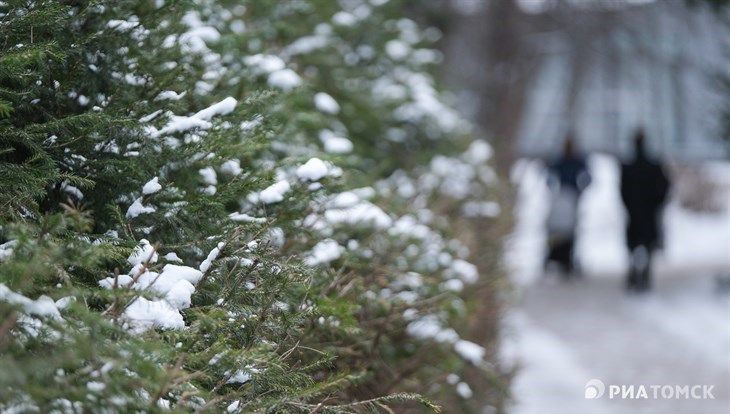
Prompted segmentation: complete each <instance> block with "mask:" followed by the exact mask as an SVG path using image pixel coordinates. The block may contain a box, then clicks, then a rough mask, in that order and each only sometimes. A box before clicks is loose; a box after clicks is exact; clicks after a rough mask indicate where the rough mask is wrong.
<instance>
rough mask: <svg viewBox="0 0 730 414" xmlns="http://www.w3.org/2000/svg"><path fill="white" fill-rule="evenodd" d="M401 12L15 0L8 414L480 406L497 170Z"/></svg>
mask: <svg viewBox="0 0 730 414" xmlns="http://www.w3.org/2000/svg"><path fill="white" fill-rule="evenodd" d="M401 11H402V8H401V5H400V4H399V2H398V1H396V0H392V1H391V2H387V1H382V0H379V1H374V0H371V1H367V0H342V1H339V2H336V1H319V0H282V1H270V2H269V1H243V2H241V1H232V0H230V1H229V0H217V1H213V0H196V1H192V2H190V1H174V0H154V1H153V0H149V1H111V0H109V1H106V0H99V1H80V2H76V1H74V2H71V1H69V2H59V1H34V2H29V1H19V0H4V1H0V38H1V39H3V42H0V171H1V173H2V175H1V176H0V389H1V390H3V391H2V393H0V411H3V412H57V413H75V412H137V411H141V412H157V411H163V412H167V411H169V412H178V411H180V412H182V411H203V412H231V413H235V412H272V413H273V412H286V413H297V412H303V413H309V412H320V413H335V412H345V413H353V412H392V411H391V410H392V409H393V408H392V407H410V408H411V409H416V410H422V409H423V407H430V408H431V409H432V410H436V411H437V410H439V408H438V404H443V403H441V402H440V401H437V400H439V398H440V396H441V395H458V396H459V398H460V399H463V400H468V399H470V398H472V395H473V392H472V391H473V388H474V387H470V385H469V384H468V383H467V382H466V381H467V380H466V379H462V378H460V377H459V375H460V374H461V373H462V372H463V371H464V370H468V369H476V371H477V372H479V373H480V374H479V375H482V376H485V377H486V376H493V375H494V372H493V370H494V367H493V366H492V365H491V363H490V361H489V358H490V351H488V350H487V349H485V347H484V346H483V345H480V344H477V343H474V342H472V341H469V340H468V339H467V338H465V337H462V333H464V332H466V330H465V329H466V321H467V320H468V317H469V315H470V312H471V311H472V310H473V306H472V305H471V304H470V302H469V301H468V299H467V298H466V296H464V295H463V293H464V291H465V290H468V289H469V288H468V286H476V285H479V283H480V280H483V279H485V278H491V277H494V276H493V275H491V274H489V273H487V274H483V272H485V271H489V270H490V269H478V268H477V266H475V265H474V264H472V263H471V262H470V261H471V260H472V259H473V258H474V257H475V254H474V252H473V251H472V250H470V249H469V247H468V245H467V244H468V242H469V241H468V240H466V238H464V237H457V236H461V235H459V234H456V232H455V231H453V230H454V229H455V225H454V222H455V220H456V217H459V216H462V215H467V216H469V217H473V219H474V220H481V222H482V223H483V222H485V221H486V223H490V222H491V221H492V220H494V217H495V216H497V215H498V213H499V206H498V205H497V204H496V203H495V202H494V200H495V197H493V196H492V195H491V191H492V189H493V188H494V186H495V185H496V177H495V174H494V172H493V171H492V169H491V168H490V167H489V165H488V161H489V158H490V154H491V150H490V149H489V147H488V145H487V144H485V143H483V142H480V141H475V142H471V137H470V126H469V125H468V124H467V123H466V122H465V121H463V120H462V119H461V118H460V117H459V115H458V114H457V113H456V112H455V111H454V110H453V109H452V108H451V107H450V106H449V105H448V103H447V101H448V99H447V96H445V95H443V94H442V93H441V92H440V91H439V89H438V88H437V85H436V82H435V80H434V78H433V77H432V76H431V75H430V70H431V68H432V66H433V64H434V63H437V62H438V60H439V53H438V52H437V51H435V50H433V49H432V48H431V47H432V42H433V41H435V40H436V39H437V37H438V32H437V31H435V30H434V29H423V28H421V27H419V26H418V25H417V24H416V23H415V22H413V21H412V20H409V19H406V18H402V17H401ZM406 154H407V156H406ZM436 154H440V155H436ZM485 203H486V204H485ZM490 203H491V204H490ZM482 267H483V266H482ZM480 270H481V271H482V273H480ZM460 332H461V333H460ZM431 401H436V402H431ZM402 404H404V405H402ZM389 407H390V408H389ZM404 409H405V408H404ZM462 409H466V408H463V407H462Z"/></svg>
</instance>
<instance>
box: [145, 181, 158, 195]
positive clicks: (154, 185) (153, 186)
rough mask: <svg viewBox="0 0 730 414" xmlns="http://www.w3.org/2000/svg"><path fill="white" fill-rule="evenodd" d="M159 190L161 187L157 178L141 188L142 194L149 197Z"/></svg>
mask: <svg viewBox="0 0 730 414" xmlns="http://www.w3.org/2000/svg"><path fill="white" fill-rule="evenodd" d="M160 190H162V186H161V185H160V183H159V182H158V177H155V178H153V179H151V180H149V181H147V183H146V184H145V185H144V186H143V187H142V194H144V195H150V194H154V193H156V192H158V191H160Z"/></svg>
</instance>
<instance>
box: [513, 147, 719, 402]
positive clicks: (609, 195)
mask: <svg viewBox="0 0 730 414" xmlns="http://www.w3.org/2000/svg"><path fill="white" fill-rule="evenodd" d="M590 168H591V172H592V175H593V179H594V181H593V184H592V185H591V187H589V189H588V190H586V193H585V195H584V198H583V201H582V203H581V206H580V211H581V214H582V215H581V224H580V226H579V229H578V240H577V247H576V249H577V254H578V259H579V261H580V263H581V266H582V268H583V270H584V274H585V275H584V277H583V278H581V279H578V280H574V281H569V282H563V281H562V280H560V279H559V278H558V277H556V275H550V274H544V272H543V271H542V258H543V254H544V244H545V234H544V231H543V230H542V223H543V220H544V217H545V215H546V214H547V203H546V201H545V200H546V197H547V189H546V188H545V186H544V177H543V175H542V172H541V170H540V168H539V166H538V165H537V164H536V163H533V162H523V163H521V164H519V165H518V166H517V168H516V169H515V176H514V178H515V180H517V181H518V182H519V185H520V197H519V203H518V206H517V212H516V214H517V218H518V220H517V221H518V223H517V227H516V229H515V232H514V234H513V237H512V238H511V239H510V241H509V243H508V253H507V257H506V261H507V264H508V266H509V267H510V269H511V270H512V276H513V281H514V283H515V286H516V292H515V304H514V307H513V308H512V309H511V311H510V312H509V313H508V315H507V318H506V320H505V340H504V344H503V360H504V362H505V364H513V365H515V366H517V367H519V374H518V375H517V377H516V378H515V380H514V383H513V392H514V396H515V398H516V402H515V405H514V406H513V407H512V409H511V412H512V413H514V414H530V413H552V412H559V413H566V414H571V413H581V414H582V413H665V412H672V413H692V414H700V413H730V292H729V291H728V290H729V289H728V288H727V287H723V286H722V280H725V279H724V278H727V277H728V276H730V210H727V211H725V212H724V213H719V214H694V213H691V212H689V211H686V210H683V209H682V208H680V207H679V206H678V204H677V203H676V202H673V203H670V205H669V206H668V208H667V210H666V214H665V228H666V242H665V243H666V245H665V249H664V251H663V252H662V253H661V254H659V255H657V257H655V261H654V270H655V273H654V287H655V289H654V290H653V291H652V292H651V293H649V294H647V295H628V294H626V293H625V292H624V290H623V283H624V280H623V274H624V271H625V269H626V266H627V263H628V256H627V254H626V252H625V249H624V248H623V226H624V224H623V223H624V216H623V211H622V209H621V207H620V198H619V194H618V167H617V165H616V163H615V162H614V161H613V160H612V159H611V158H609V157H606V156H600V155H594V156H592V157H591V159H590ZM712 170H713V174H714V175H715V179H718V180H726V181H730V164H723V165H714V166H713V169H712ZM725 199H726V200H727V201H728V202H729V203H730V197H725ZM591 379H599V380H601V381H602V382H603V383H605V384H606V386H607V387H608V386H609V385H625V386H630V385H634V386H635V388H637V389H638V387H639V386H641V385H643V386H645V387H646V389H647V390H649V391H650V393H649V394H651V389H650V386H651V385H670V386H675V385H679V386H683V385H689V386H692V385H708V386H709V385H712V386H714V388H713V389H712V394H713V396H714V397H715V398H714V399H704V400H696V399H683V398H682V399H663V398H661V396H660V398H659V399H653V398H652V397H653V396H652V395H649V399H628V398H627V399H621V398H616V397H614V398H608V397H609V396H608V392H609V390H608V389H607V390H606V394H605V395H603V396H602V397H600V398H598V399H586V398H585V389H586V384H587V382H588V381H589V380H591Z"/></svg>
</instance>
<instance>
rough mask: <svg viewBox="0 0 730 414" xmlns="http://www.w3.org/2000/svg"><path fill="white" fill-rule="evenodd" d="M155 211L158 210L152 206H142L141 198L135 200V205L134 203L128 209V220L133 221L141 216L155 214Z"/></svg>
mask: <svg viewBox="0 0 730 414" xmlns="http://www.w3.org/2000/svg"><path fill="white" fill-rule="evenodd" d="M155 211H157V210H156V209H155V208H154V207H152V206H144V205H142V197H139V198H138V199H136V200H134V203H132V205H130V206H129V208H128V209H127V214H126V217H127V218H128V219H133V218H135V217H137V216H139V215H142V214H149V213H154V212H155Z"/></svg>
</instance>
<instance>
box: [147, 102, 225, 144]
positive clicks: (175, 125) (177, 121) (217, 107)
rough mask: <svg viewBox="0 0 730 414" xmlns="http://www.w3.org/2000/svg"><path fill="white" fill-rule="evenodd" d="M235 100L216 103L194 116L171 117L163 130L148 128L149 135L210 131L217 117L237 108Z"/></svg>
mask: <svg viewBox="0 0 730 414" xmlns="http://www.w3.org/2000/svg"><path fill="white" fill-rule="evenodd" d="M237 103H238V101H236V99H235V98H232V97H230V96H229V97H228V98H226V99H224V100H222V101H220V102H218V103H215V104H213V105H211V106H209V107H208V108H205V109H203V110H201V111H198V112H197V113H195V114H194V115H192V116H177V115H171V116H170V119H169V120H168V121H167V124H165V126H163V127H162V129H160V130H157V129H156V128H154V127H152V126H148V127H147V128H148V131H149V134H150V135H151V136H152V137H154V138H156V137H159V136H162V135H166V134H173V133H176V132H185V131H189V130H191V129H193V128H200V129H210V128H211V127H212V126H213V124H212V123H211V122H210V120H211V119H213V117H214V116H216V115H228V114H230V113H231V112H233V110H234V109H235V108H236V104H237Z"/></svg>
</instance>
